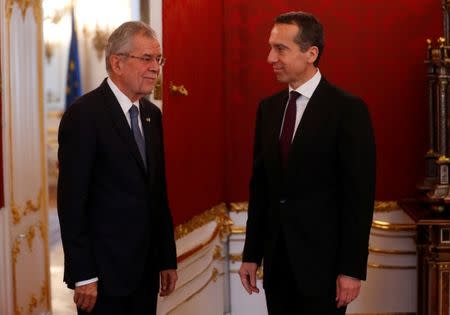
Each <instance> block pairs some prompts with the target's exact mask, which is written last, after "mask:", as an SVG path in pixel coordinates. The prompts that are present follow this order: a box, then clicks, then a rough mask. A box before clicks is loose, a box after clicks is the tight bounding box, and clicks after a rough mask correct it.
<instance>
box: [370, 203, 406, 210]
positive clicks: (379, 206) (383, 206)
mask: <svg viewBox="0 0 450 315" xmlns="http://www.w3.org/2000/svg"><path fill="white" fill-rule="evenodd" d="M399 209H400V207H399V205H398V204H397V201H375V210H374V211H375V212H390V211H395V210H399Z"/></svg>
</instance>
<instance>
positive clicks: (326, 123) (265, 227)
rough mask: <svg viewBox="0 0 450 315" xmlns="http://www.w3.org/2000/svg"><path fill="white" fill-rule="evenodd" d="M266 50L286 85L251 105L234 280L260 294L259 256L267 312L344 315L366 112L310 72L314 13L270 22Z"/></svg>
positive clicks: (361, 272)
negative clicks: (239, 258) (246, 194)
mask: <svg viewBox="0 0 450 315" xmlns="http://www.w3.org/2000/svg"><path fill="white" fill-rule="evenodd" d="M269 45H270V53H269V56H268V58H267V60H268V62H269V63H270V64H271V65H272V66H273V71H274V72H275V75H276V77H277V79H278V81H280V82H283V83H286V84H288V86H289V88H288V89H286V90H284V91H281V92H279V93H277V94H275V95H273V96H271V97H269V98H267V99H265V100H263V101H262V102H261V104H260V106H259V109H258V113H257V118H256V131H255V144H254V159H253V174H252V178H251V182H250V200H249V209H248V221H247V232H246V240H245V247H244V253H243V263H242V265H241V268H240V271H239V274H240V277H241V281H242V284H243V286H244V288H245V289H246V290H247V292H248V293H249V294H251V293H252V292H256V293H258V292H259V290H258V288H257V287H256V269H257V267H258V265H260V264H261V262H262V260H263V258H264V288H265V293H266V300H267V307H268V310H269V314H270V315H277V314H280V315H281V314H283V315H285V314H296V315H299V314H302V315H314V314H317V315H319V314H320V315H324V314H327V315H332V314H345V309H346V305H348V304H349V303H350V302H351V301H353V300H354V299H355V298H356V297H357V296H358V294H359V290H360V281H361V280H365V278H366V267H367V256H368V240H369V231H370V226H371V222H372V212H373V204H374V191H375V142H374V137H373V131H372V126H371V121H370V117H369V113H368V111H367V108H366V106H365V104H364V102H363V101H362V100H361V99H360V98H358V97H355V96H352V95H350V94H348V93H346V92H344V91H342V90H340V89H339V88H337V87H335V86H333V85H331V84H330V83H328V81H327V80H325V78H324V77H323V76H322V75H321V73H320V71H319V69H318V68H317V65H318V63H319V58H320V56H321V54H322V51H323V46H324V43H323V30H322V25H321V24H320V23H319V22H318V21H317V19H316V18H315V17H314V16H312V15H311V14H308V13H304V12H290V13H286V14H282V15H280V16H278V17H277V18H276V20H275V25H274V27H273V28H272V32H271V34H270V38H269ZM292 310H295V311H294V312H292Z"/></svg>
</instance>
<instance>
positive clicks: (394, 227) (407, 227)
mask: <svg viewBox="0 0 450 315" xmlns="http://www.w3.org/2000/svg"><path fill="white" fill-rule="evenodd" d="M372 228H374V229H379V230H390V231H415V230H416V224H414V223H390V222H386V221H380V220H373V222H372Z"/></svg>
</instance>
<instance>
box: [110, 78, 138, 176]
mask: <svg viewBox="0 0 450 315" xmlns="http://www.w3.org/2000/svg"><path fill="white" fill-rule="evenodd" d="M102 87H103V90H104V92H105V96H106V107H107V108H108V110H109V113H110V115H111V119H112V121H113V124H114V127H115V129H116V131H117V133H118V134H119V136H120V137H121V138H122V140H123V142H124V143H125V144H126V145H127V146H128V148H129V150H130V153H131V154H132V155H133V157H134V158H135V160H136V162H137V163H138V164H139V166H140V167H141V169H142V171H144V172H145V166H144V162H143V161H142V158H141V155H140V153H139V148H138V146H137V144H136V141H135V140H134V136H133V133H132V131H131V128H130V125H129V124H128V122H127V119H126V117H125V115H124V113H123V110H122V108H121V107H120V104H119V102H118V101H117V99H116V97H115V95H114V93H113V92H112V91H111V89H110V88H109V86H108V83H107V82H106V79H105V80H104V81H103V83H102Z"/></svg>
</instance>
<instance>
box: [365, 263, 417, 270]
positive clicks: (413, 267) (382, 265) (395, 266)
mask: <svg viewBox="0 0 450 315" xmlns="http://www.w3.org/2000/svg"><path fill="white" fill-rule="evenodd" d="M367 267H369V268H372V269H416V266H408V265H406V266H403V265H384V264H375V263H370V262H369V263H367Z"/></svg>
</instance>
